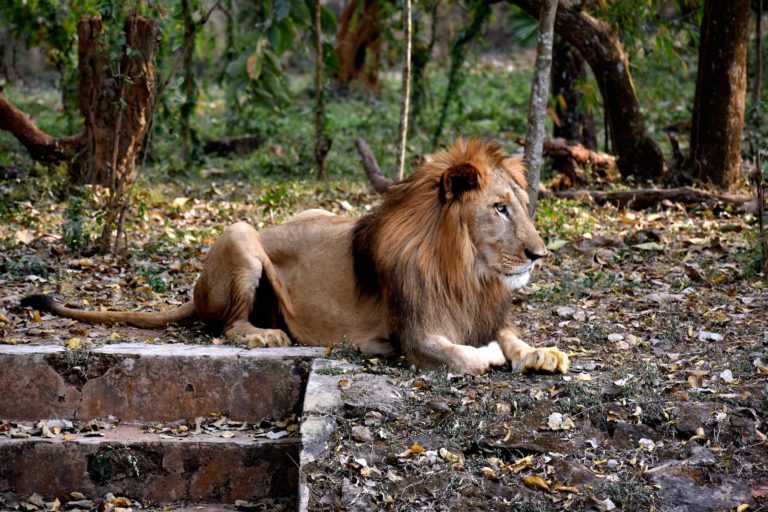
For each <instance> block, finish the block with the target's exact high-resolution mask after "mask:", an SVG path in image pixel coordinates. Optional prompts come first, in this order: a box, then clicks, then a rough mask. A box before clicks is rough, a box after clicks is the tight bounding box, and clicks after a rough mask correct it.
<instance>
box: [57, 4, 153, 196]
mask: <svg viewBox="0 0 768 512" xmlns="http://www.w3.org/2000/svg"><path fill="white" fill-rule="evenodd" d="M77 31H78V36H79V41H78V57H79V68H80V91H79V106H80V110H81V112H82V113H83V117H84V121H85V133H84V134H83V147H82V150H81V151H80V154H79V156H78V158H77V160H76V162H75V165H74V166H73V167H72V173H73V175H72V181H73V183H78V184H88V183H89V184H99V185H106V186H109V187H110V188H112V189H115V188H117V186H118V185H119V184H120V183H128V182H130V181H131V180H132V179H133V178H134V165H135V159H136V156H137V154H138V152H139V149H140V147H141V141H142V137H143V135H144V130H145V129H146V127H147V123H148V118H147V117H148V116H147V113H148V110H149V105H150V99H151V96H152V91H153V89H154V65H153V58H154V52H155V44H156V40H157V28H156V24H155V21H154V20H152V19H150V18H144V17H141V16H136V15H131V16H130V17H129V18H128V19H127V20H126V22H125V41H126V43H125V44H126V48H130V51H126V52H125V54H124V55H123V57H122V60H121V62H120V63H119V71H118V70H113V71H110V70H111V69H112V65H111V63H110V61H109V51H108V48H107V45H105V44H104V38H105V37H106V36H105V34H104V30H103V25H102V21H101V18H100V17H89V18H84V19H82V20H80V22H79V23H78V25H77Z"/></svg>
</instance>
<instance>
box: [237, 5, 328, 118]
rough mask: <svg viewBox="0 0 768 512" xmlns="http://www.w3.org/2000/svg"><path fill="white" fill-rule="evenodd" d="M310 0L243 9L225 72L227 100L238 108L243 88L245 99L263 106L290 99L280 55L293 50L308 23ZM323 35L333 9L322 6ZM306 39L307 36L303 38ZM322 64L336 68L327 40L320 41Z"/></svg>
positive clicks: (310, 11)
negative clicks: (239, 26) (241, 21)
mask: <svg viewBox="0 0 768 512" xmlns="http://www.w3.org/2000/svg"><path fill="white" fill-rule="evenodd" d="M313 9H314V2H313V1H312V0H266V1H264V2H260V3H258V4H257V8H256V10H255V12H253V9H251V8H249V9H247V10H246V9H244V10H243V11H242V12H239V13H238V15H239V16H242V18H243V21H245V22H244V23H242V25H243V26H248V27H251V28H250V29H248V30H245V31H243V32H242V33H241V34H240V37H239V38H238V39H237V42H236V44H237V46H236V48H235V49H234V51H233V54H234V55H236V57H235V58H234V59H233V60H232V61H231V62H230V63H229V64H228V66H227V69H226V71H225V76H226V81H227V103H228V104H229V105H232V106H234V107H236V108H239V107H240V106H241V103H242V99H243V98H241V96H240V93H241V92H242V91H245V93H246V99H247V101H249V102H252V103H254V104H258V105H263V106H276V105H277V106H282V105H285V104H287V103H288V102H289V101H290V97H291V94H290V89H289V85H288V80H287V78H286V76H285V74H284V72H283V70H282V66H281V65H280V57H281V56H282V55H283V54H284V53H285V52H287V51H292V50H295V49H296V42H297V40H298V39H299V37H298V36H299V34H300V33H301V32H302V31H308V30H309V29H310V27H311V26H312V12H313ZM321 16H322V20H321V23H322V27H323V32H324V34H326V35H328V34H332V33H333V32H335V28H336V27H335V17H334V15H333V12H332V11H330V10H329V9H328V8H327V7H325V6H323V7H322V10H321ZM307 40H309V38H307ZM324 54H325V55H326V56H327V61H326V65H327V66H328V68H330V69H335V68H337V67H338V61H337V60H335V52H334V51H333V47H332V46H331V45H330V43H327V42H326V43H324Z"/></svg>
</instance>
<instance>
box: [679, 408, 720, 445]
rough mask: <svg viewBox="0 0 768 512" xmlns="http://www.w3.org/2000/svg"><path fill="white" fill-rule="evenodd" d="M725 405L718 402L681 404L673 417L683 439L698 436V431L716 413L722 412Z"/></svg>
mask: <svg viewBox="0 0 768 512" xmlns="http://www.w3.org/2000/svg"><path fill="white" fill-rule="evenodd" d="M722 409H723V404H718V403H716V402H679V403H677V404H676V407H675V410H674V412H673V415H674V417H675V419H676V422H677V423H676V425H675V427H676V428H677V431H678V433H679V434H680V435H681V436H682V437H683V438H688V437H691V436H694V435H696V430H697V429H699V428H701V427H704V426H705V425H706V424H707V422H708V421H709V420H710V419H711V418H712V417H713V415H714V413H715V412H717V411H721V410H722Z"/></svg>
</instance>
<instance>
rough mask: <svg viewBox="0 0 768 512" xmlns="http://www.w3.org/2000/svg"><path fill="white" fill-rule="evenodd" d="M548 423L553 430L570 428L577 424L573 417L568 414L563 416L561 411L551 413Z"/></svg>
mask: <svg viewBox="0 0 768 512" xmlns="http://www.w3.org/2000/svg"><path fill="white" fill-rule="evenodd" d="M547 425H548V426H549V428H551V429H552V430H570V429H572V428H574V427H575V426H576V425H575V424H574V423H573V420H572V419H571V418H569V417H568V416H567V415H566V416H563V415H562V414H561V413H559V412H553V413H552V414H550V415H549V418H548V419H547Z"/></svg>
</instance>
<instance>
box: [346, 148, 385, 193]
mask: <svg viewBox="0 0 768 512" xmlns="http://www.w3.org/2000/svg"><path fill="white" fill-rule="evenodd" d="M355 147H357V151H358V153H360V158H361V159H362V160H363V167H364V168H365V172H366V174H368V179H369V180H371V185H373V189H374V190H375V191H376V192H378V193H379V194H383V193H384V192H386V191H387V189H388V188H389V186H390V185H391V184H392V180H390V179H389V178H387V177H386V176H384V175H383V174H382V173H381V169H380V168H379V164H378V162H377V161H376V157H375V156H374V154H373V151H371V148H370V147H369V146H368V143H367V142H365V141H364V140H363V139H357V140H356V141H355Z"/></svg>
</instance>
